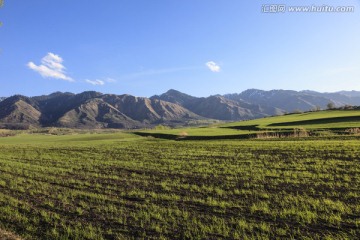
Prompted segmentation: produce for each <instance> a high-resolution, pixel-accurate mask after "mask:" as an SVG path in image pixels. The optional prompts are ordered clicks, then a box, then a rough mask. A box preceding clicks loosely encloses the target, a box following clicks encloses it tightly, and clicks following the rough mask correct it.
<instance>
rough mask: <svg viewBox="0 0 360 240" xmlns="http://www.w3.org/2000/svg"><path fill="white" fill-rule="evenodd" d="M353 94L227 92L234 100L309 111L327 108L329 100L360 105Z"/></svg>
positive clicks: (340, 103) (287, 91)
mask: <svg viewBox="0 0 360 240" xmlns="http://www.w3.org/2000/svg"><path fill="white" fill-rule="evenodd" d="M350 93H351V95H353V96H354V97H352V96H349V95H346V92H345V93H344V92H338V93H319V92H315V91H308V90H307V91H300V92H297V91H291V90H271V91H263V90H258V89H249V90H246V91H243V92H241V93H235V94H226V95H224V96H225V97H226V98H228V99H231V100H234V101H247V102H251V103H254V104H259V105H261V106H268V107H275V108H278V109H281V110H284V111H287V112H293V111H295V110H302V111H308V110H311V109H314V108H318V107H320V108H322V109H326V105H327V104H328V103H329V102H333V103H334V104H335V105H336V106H338V107H340V106H344V105H360V98H359V97H357V96H356V93H358V94H360V92H355V91H354V92H350Z"/></svg>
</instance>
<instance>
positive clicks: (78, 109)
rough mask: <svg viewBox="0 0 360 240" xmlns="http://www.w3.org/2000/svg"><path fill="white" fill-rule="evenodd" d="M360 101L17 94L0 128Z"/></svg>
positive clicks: (115, 124)
mask: <svg viewBox="0 0 360 240" xmlns="http://www.w3.org/2000/svg"><path fill="white" fill-rule="evenodd" d="M329 102H333V103H334V104H335V105H336V106H344V105H360V92H356V91H341V92H336V93H319V92H315V91H310V90H306V91H300V92H297V91H291V90H271V91H263V90H258V89H249V90H246V91H243V92H241V93H234V94H226V95H224V96H221V95H214V96H210V97H201V98H198V97H194V96H190V95H188V94H185V93H181V92H179V91H176V90H173V89H171V90H169V91H167V92H166V93H163V94H161V95H155V96H153V97H151V98H144V97H135V96H131V95H127V94H124V95H115V94H102V93H99V92H94V91H88V92H83V93H80V94H73V93H62V92H55V93H52V94H50V95H43V96H37V97H31V98H30V97H26V96H21V95H15V96H12V97H9V98H4V99H2V101H0V128H28V127H30V126H33V127H50V126H55V127H70V128H141V127H151V126H154V125H157V124H166V125H172V126H175V125H184V124H186V123H188V122H192V121H197V120H206V119H217V120H225V121H236V120H246V119H253V118H260V117H265V116H271V115H279V114H283V113H285V112H293V111H295V110H302V111H308V110H312V109H314V108H323V109H325V108H326V107H327V106H326V105H327V104H328V103H329Z"/></svg>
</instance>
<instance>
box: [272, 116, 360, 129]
mask: <svg viewBox="0 0 360 240" xmlns="http://www.w3.org/2000/svg"><path fill="white" fill-rule="evenodd" d="M351 121H352V122H359V125H360V116H351V117H333V118H323V119H310V120H302V121H293V122H281V123H271V124H269V125H268V126H269V127H275V126H276V127H281V126H297V125H312V124H327V123H339V122H351Z"/></svg>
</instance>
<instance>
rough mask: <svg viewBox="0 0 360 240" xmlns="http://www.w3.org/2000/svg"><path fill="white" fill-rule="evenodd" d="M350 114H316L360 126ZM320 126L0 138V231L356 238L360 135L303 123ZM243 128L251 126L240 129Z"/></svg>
mask: <svg viewBox="0 0 360 240" xmlns="http://www.w3.org/2000/svg"><path fill="white" fill-rule="evenodd" d="M349 113H350V112H347V113H344V112H342V113H335V112H331V111H330V112H323V113H320V112H319V113H313V114H319V115H318V116H320V115H321V114H323V115H322V116H323V118H324V116H325V117H326V118H331V115H334V116H333V117H335V115H336V116H337V117H345V118H346V120H344V119H343V120H344V121H342V122H338V124H337V127H336V128H337V129H345V128H348V127H349V128H352V129H353V128H357V127H359V123H358V125H356V121H354V119H353V118H351V119H350V121H349V118H347V117H349ZM351 113H352V116H353V117H355V116H356V114H358V113H355V112H351ZM341 114H344V115H341ZM350 115H351V114H350ZM308 116H309V115H308ZM310 119H316V118H315V116H312V117H311V118H307V117H306V115H288V116H282V117H279V118H273V119H271V118H265V119H262V120H256V121H258V122H254V121H248V122H241V123H236V124H235V123H234V124H226V125H221V126H213V127H211V128H198V129H195V128H194V129H171V130H156V131H155V130H153V131H145V132H143V133H153V134H155V133H157V132H158V133H157V134H160V133H161V134H168V135H172V134H173V135H177V136H178V137H179V138H178V140H183V139H188V138H189V137H191V136H192V135H196V134H197V135H198V136H200V134H202V136H206V135H205V132H206V131H208V133H209V134H208V136H231V134H235V133H236V134H239V133H241V134H248V132H254V133H257V132H259V131H265V130H264V129H265V128H267V127H269V124H277V123H281V122H290V123H291V122H294V121H307V120H310ZM266 121H269V122H268V123H266ZM314 124H318V127H319V128H318V130H319V131H320V130H321V131H324V129H326V127H327V126H328V127H329V126H330V127H329V128H328V129H330V130H329V131H330V132H329V133H330V134H329V135H327V136H325V137H324V136H316V137H300V138H296V137H294V136H293V137H291V138H269V139H244V140H239V139H235V140H229V139H224V140H221V141H193V140H189V139H188V140H187V141H172V140H164V139H155V138H152V137H140V136H138V135H134V134H132V133H126V132H118V133H106V134H75V135H62V136H53V135H42V134H18V135H16V136H10V137H4V138H0V149H1V152H0V229H5V230H7V231H11V232H15V233H17V234H19V235H21V236H22V237H24V238H26V239H138V238H140V239H141V238H146V239H280V238H281V239H358V238H359V237H360V217H359V216H360V204H359V203H360V201H359V200H360V142H359V140H360V137H359V136H358V134H357V133H355V132H354V133H351V134H350V133H347V134H346V135H344V134H340V133H334V132H332V130H333V128H331V126H332V124H334V123H333V122H331V123H324V122H323V120H321V121H320V122H317V123H314V122H310V124H308V122H305V124H304V122H303V123H302V126H301V127H302V128H303V127H304V126H305V125H307V126H308V127H309V129H310V128H312V129H315V127H314ZM327 124H330V125H327ZM285 125H286V126H288V125H287V124H285ZM290 125H291V124H290ZM246 126H248V127H249V126H250V127H249V128H250V130H238V129H239V127H246ZM254 126H255V127H254ZM291 126H292V125H291ZM320 126H321V127H320ZM277 127H278V128H279V126H277ZM281 127H284V126H281ZM293 127H294V126H293ZM259 128H260V129H261V130H258V129H259ZM270 128H274V126H271V127H270ZM286 128H287V127H286ZM298 128H300V126H298ZM278 130H279V131H283V129H278ZM305 130H306V131H307V129H305ZM269 131H270V130H269ZM271 131H275V130H271ZM159 132H160V133H159ZM224 132H226V134H224ZM343 132H344V133H345V132H346V131H345V130H343ZM185 133H186V134H185ZM236 134H235V135H236ZM209 139H210V138H209Z"/></svg>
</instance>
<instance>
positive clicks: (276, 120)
mask: <svg viewBox="0 0 360 240" xmlns="http://www.w3.org/2000/svg"><path fill="white" fill-rule="evenodd" d="M356 128H360V110H328V111H319V112H306V113H298V114H289V115H283V116H274V117H267V118H261V119H255V120H249V121H241V122H233V123H226V124H216V125H212V126H208V127H203V128H179V129H168V130H156V129H155V130H148V131H141V132H138V134H139V135H142V136H153V137H158V138H167V139H178V140H181V139H185V140H197V139H199V140H205V139H215V140H216V139H244V138H255V137H256V136H259V134H261V133H274V134H275V133H279V134H281V133H288V134H291V133H293V132H294V129H301V130H303V131H306V132H307V133H308V135H312V136H319V135H321V134H324V130H326V131H327V135H329V134H330V135H331V134H342V135H343V134H345V135H348V134H350V133H351V131H350V130H354V131H355V133H358V131H359V130H357V129H356ZM359 132H360V131H359Z"/></svg>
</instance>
